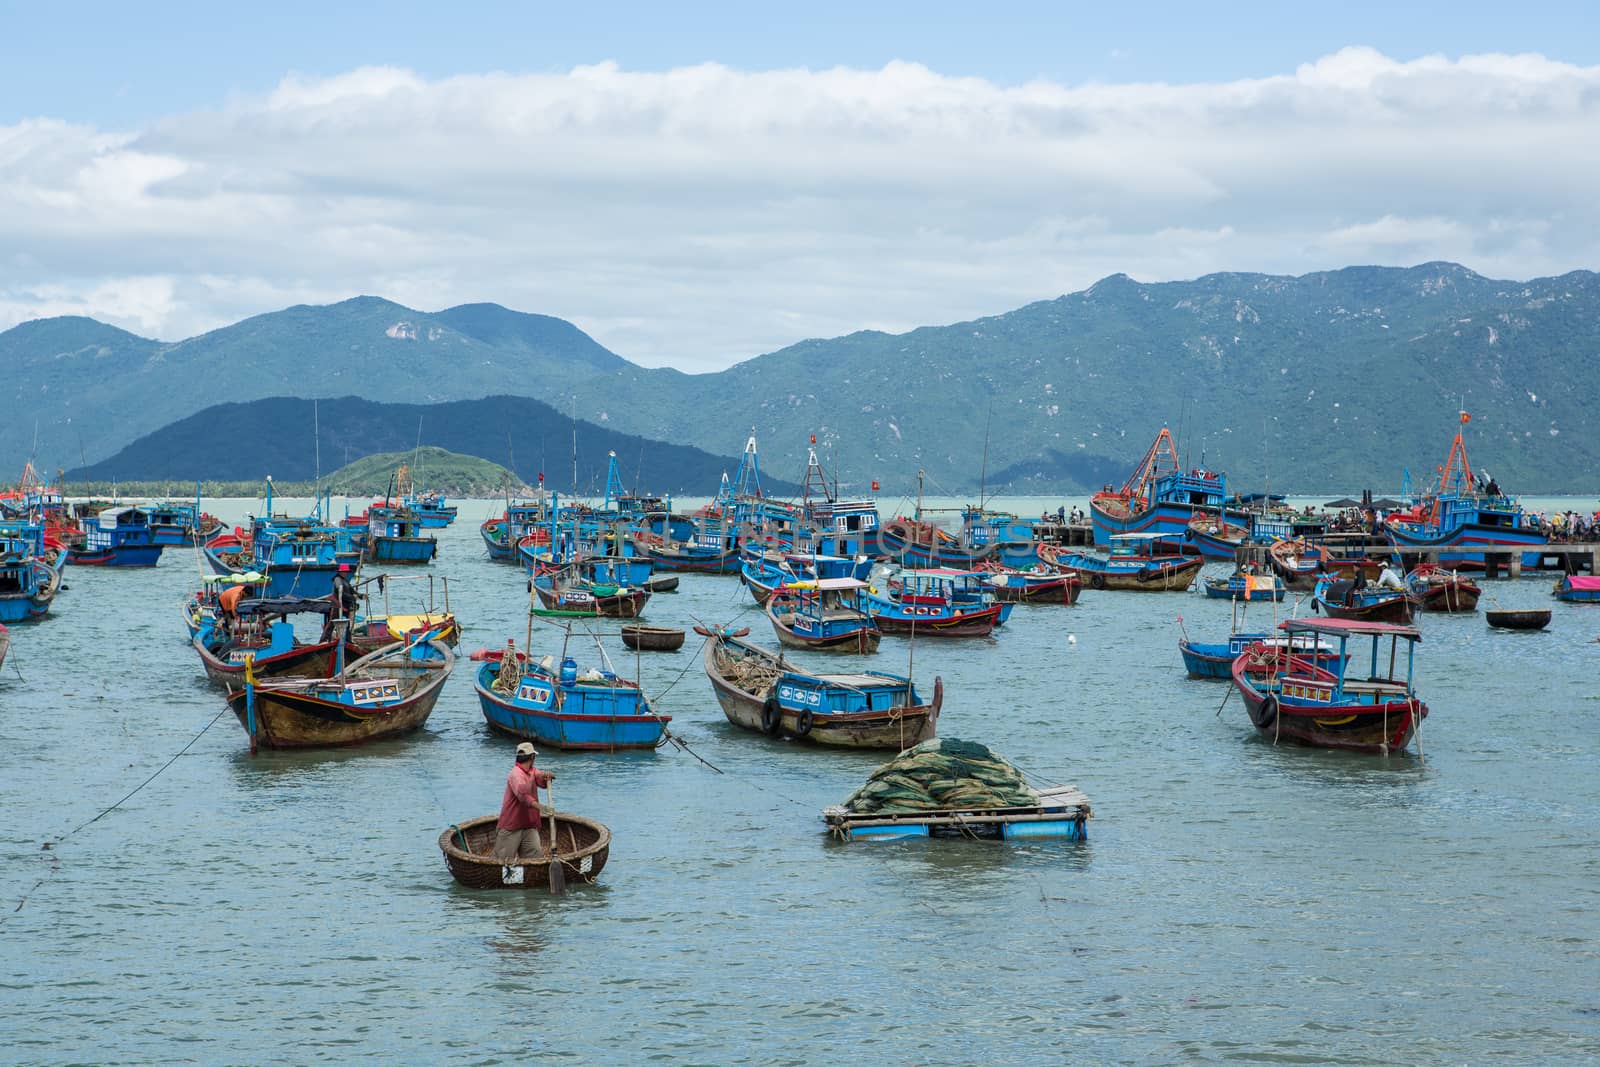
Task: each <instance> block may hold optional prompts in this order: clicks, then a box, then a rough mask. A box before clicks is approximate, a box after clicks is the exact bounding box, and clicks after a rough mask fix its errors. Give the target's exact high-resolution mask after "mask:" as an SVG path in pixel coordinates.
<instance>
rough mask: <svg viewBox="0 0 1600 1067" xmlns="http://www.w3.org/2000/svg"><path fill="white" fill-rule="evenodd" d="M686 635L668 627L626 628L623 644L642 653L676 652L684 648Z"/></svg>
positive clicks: (623, 629) (623, 631) (623, 630)
mask: <svg viewBox="0 0 1600 1067" xmlns="http://www.w3.org/2000/svg"><path fill="white" fill-rule="evenodd" d="M683 639H684V633H683V631H682V630H674V629H672V628H671V627H667V626H624V627H623V628H622V643H623V644H624V645H627V646H628V647H629V648H632V649H636V650H638V651H640V652H676V651H677V650H678V649H680V648H682V647H683Z"/></svg>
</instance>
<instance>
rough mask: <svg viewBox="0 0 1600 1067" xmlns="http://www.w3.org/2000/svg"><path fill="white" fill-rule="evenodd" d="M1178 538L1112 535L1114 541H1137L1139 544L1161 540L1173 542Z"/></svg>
mask: <svg viewBox="0 0 1600 1067" xmlns="http://www.w3.org/2000/svg"><path fill="white" fill-rule="evenodd" d="M1176 537H1177V535H1176V534H1159V533H1119V534H1112V535H1111V540H1113V541H1135V542H1137V541H1160V540H1163V539H1165V540H1168V541H1171V540H1175V539H1176Z"/></svg>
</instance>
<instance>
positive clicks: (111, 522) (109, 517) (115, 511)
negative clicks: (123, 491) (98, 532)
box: [99, 507, 140, 530]
mask: <svg viewBox="0 0 1600 1067" xmlns="http://www.w3.org/2000/svg"><path fill="white" fill-rule="evenodd" d="M138 510H140V509H139V508H136V507H125V508H106V509H105V510H104V511H102V512H101V513H100V515H99V519H100V529H102V530H115V529H116V528H117V526H118V525H119V523H120V522H121V521H122V516H124V515H126V514H128V513H129V512H131V511H138Z"/></svg>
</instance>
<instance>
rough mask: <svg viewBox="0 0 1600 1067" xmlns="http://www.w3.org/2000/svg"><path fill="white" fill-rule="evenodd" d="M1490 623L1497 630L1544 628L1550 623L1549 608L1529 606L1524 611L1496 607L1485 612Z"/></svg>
mask: <svg viewBox="0 0 1600 1067" xmlns="http://www.w3.org/2000/svg"><path fill="white" fill-rule="evenodd" d="M1483 615H1484V618H1486V619H1488V620H1489V625H1490V626H1493V627H1494V628H1495V629H1497V630H1542V629H1544V628H1545V627H1546V626H1549V625H1550V609H1549V608H1529V609H1525V610H1522V611H1512V610H1508V609H1496V610H1493V611H1486V612H1484V613H1483Z"/></svg>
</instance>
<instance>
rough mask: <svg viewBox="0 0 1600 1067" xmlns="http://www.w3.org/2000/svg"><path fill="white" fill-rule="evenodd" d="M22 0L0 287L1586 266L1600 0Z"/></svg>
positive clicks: (858, 300) (656, 288)
mask: <svg viewBox="0 0 1600 1067" xmlns="http://www.w3.org/2000/svg"><path fill="white" fill-rule="evenodd" d="M993 6H994V8H995V10H985V11H981V12H980V11H979V10H978V9H977V7H976V5H961V4H941V3H920V4H908V3H896V2H888V3H876V4H859V3H856V4H835V3H827V2H820V3H812V4H807V5H804V6H803V7H801V6H792V7H791V8H790V9H785V10H783V11H770V12H769V11H765V10H762V5H750V4H699V5H664V4H626V3H624V4H612V5H606V6H604V7H603V8H601V7H599V6H593V7H592V9H585V8H584V7H583V6H582V5H543V4H495V3H481V4H472V5H457V6H450V7H447V6H446V5H438V4H423V3H390V4H384V5H370V4H348V5H317V6H312V5H309V4H299V3H292V2H291V3H281V4H276V5H259V6H258V7H257V8H256V9H252V10H249V11H233V10H228V5H217V4H204V5H202V4H183V3H171V4H162V5H154V6H150V5H130V4H94V3H90V4H80V5H40V4H20V3H11V2H10V0H0V26H3V27H4V32H3V33H0V329H5V328H7V327H9V326H11V325H14V324H15V323H17V322H21V321H24V320H27V319H31V318H37V317H41V316H47V315H60V314H85V315H92V316H94V317H96V318H99V319H101V320H103V321H106V322H110V323H113V324H115V325H118V326H121V327H123V328H125V329H129V330H132V331H134V332H136V333H139V334H142V335H144V336H150V337H157V338H161V339H164V340H178V339H181V338H183V337H186V336H191V335H193V334H195V333H199V332H203V331H205V330H208V329H213V328H216V327H218V326H221V325H225V324H227V323H230V322H233V321H236V320H238V319H240V318H243V317H245V316H248V315H252V314H258V313H261V312H265V311H271V310H275V309H277V308H281V307H284V306H287V305H289V304H295V303H329V302H333V301H336V300H340V299H344V298H346V297H349V296H354V295H359V294H372V295H378V296H384V297H387V298H389V299H392V300H396V301H398V302H400V303H402V304H405V305H407V306H409V307H413V308H417V309H420V310H437V309H440V308H444V307H449V306H452V305H455V304H459V303H467V302H474V301H494V302H497V303H501V304H505V305H506V306H508V307H512V308H516V309H518V310H522V311H532V312H540V313H543V314H549V315H556V316H559V317H561V318H565V319H568V320H570V321H572V322H574V323H576V324H577V325H578V326H580V327H581V328H583V329H584V330H586V331H588V332H589V333H590V334H592V335H593V336H594V337H595V338H596V339H597V340H599V341H600V342H601V343H602V344H604V345H606V346H607V347H609V348H611V349H612V350H614V351H616V352H617V353H618V354H620V355H622V356H624V357H625V358H628V359H631V360H633V361H635V362H638V363H642V364H646V365H651V366H662V365H667V366H674V367H678V368H680V369H683V370H686V371H707V370H715V369H719V368H721V367H725V366H728V365H730V364H731V363H733V362H736V361H738V360H742V359H747V358H750V357H752V356H754V355H757V354H760V353H762V352H767V351H772V350H774V349H777V348H780V347H782V346H784V345H787V344H791V343H794V342H796V341H799V340H803V339H805V338H810V337H828V336H836V335H839V334H843V333H848V332H851V331H854V330H859V329H882V330H889V331H903V330H907V329H911V328H914V327H916V326H919V325H927V324H940V323H948V322H957V321H964V320H966V319H969V318H974V317H978V316H983V315H990V314H998V313H1002V312H1004V311H1007V310H1010V309H1012V308H1015V307H1018V306H1021V305H1023V304H1026V303H1029V302H1032V301H1035V300H1041V299H1050V298H1052V297H1055V296H1058V295H1060V294H1061V293H1064V292H1072V291H1076V290H1078V289H1082V288H1085V287H1087V286H1089V285H1091V284H1093V283H1094V282H1095V281H1096V280H1098V279H1099V278H1102V277H1104V276H1106V275H1108V274H1113V273H1118V272H1122V273H1127V274H1130V275H1132V276H1133V277H1135V278H1137V279H1139V280H1141V281H1163V280H1173V279H1183V278H1192V277H1196V276H1199V275H1201V274H1205V273H1209V272H1212V271H1219V270H1229V271H1261V272H1267V273H1287V274H1299V273H1305V272H1308V271H1314V270H1325V269H1333V268H1337V267H1340V266H1346V265H1350V264H1357V263H1383V264H1391V265H1409V264H1413V263H1420V262H1426V261H1429V260H1435V259H1448V260H1454V261H1457V262H1461V263H1464V264H1465V265H1467V266H1468V267H1470V268H1472V269H1473V270H1476V271H1478V272H1480V273H1483V274H1487V275H1490V276H1493V277H1500V278H1509V279H1521V278H1529V277H1535V276H1543V275H1550V274H1559V273H1563V272H1566V271H1569V270H1574V269H1590V268H1593V267H1594V266H1595V265H1596V264H1595V262H1594V251H1593V250H1594V249H1595V248H1596V247H1597V242H1596V238H1597V237H1600V225H1597V223H1600V198H1596V197H1595V196H1594V194H1593V188H1594V186H1595V184H1596V178H1595V176H1596V175H1597V174H1600V166H1597V164H1600V31H1597V30H1596V27H1597V26H1600V19H1595V18H1593V17H1592V13H1591V11H1590V10H1589V9H1588V8H1587V7H1586V6H1585V5H1582V4H1577V3H1572V4H1542V5H1541V4H1534V5H1522V6H1517V7H1508V6H1507V5H1505V4H1503V3H1500V4H1497V5H1493V6H1491V5H1474V4H1467V3H1453V4H1430V3H1416V4H1405V5H1393V4H1384V5H1380V4H1370V3H1342V4H1337V5H1319V9H1318V10H1309V5H1282V4H1268V3H1241V4H1224V5H1197V4H1192V3H1189V4H1163V3H1154V4H1150V3H1147V4H1142V5H1138V6H1137V7H1133V6H1130V5H1103V4H1102V5H1095V6H1094V8H1093V9H1091V8H1090V7H1089V6H1088V5H1075V4H1063V3H1055V4H1035V3H1018V4H1008V5H993Z"/></svg>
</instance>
